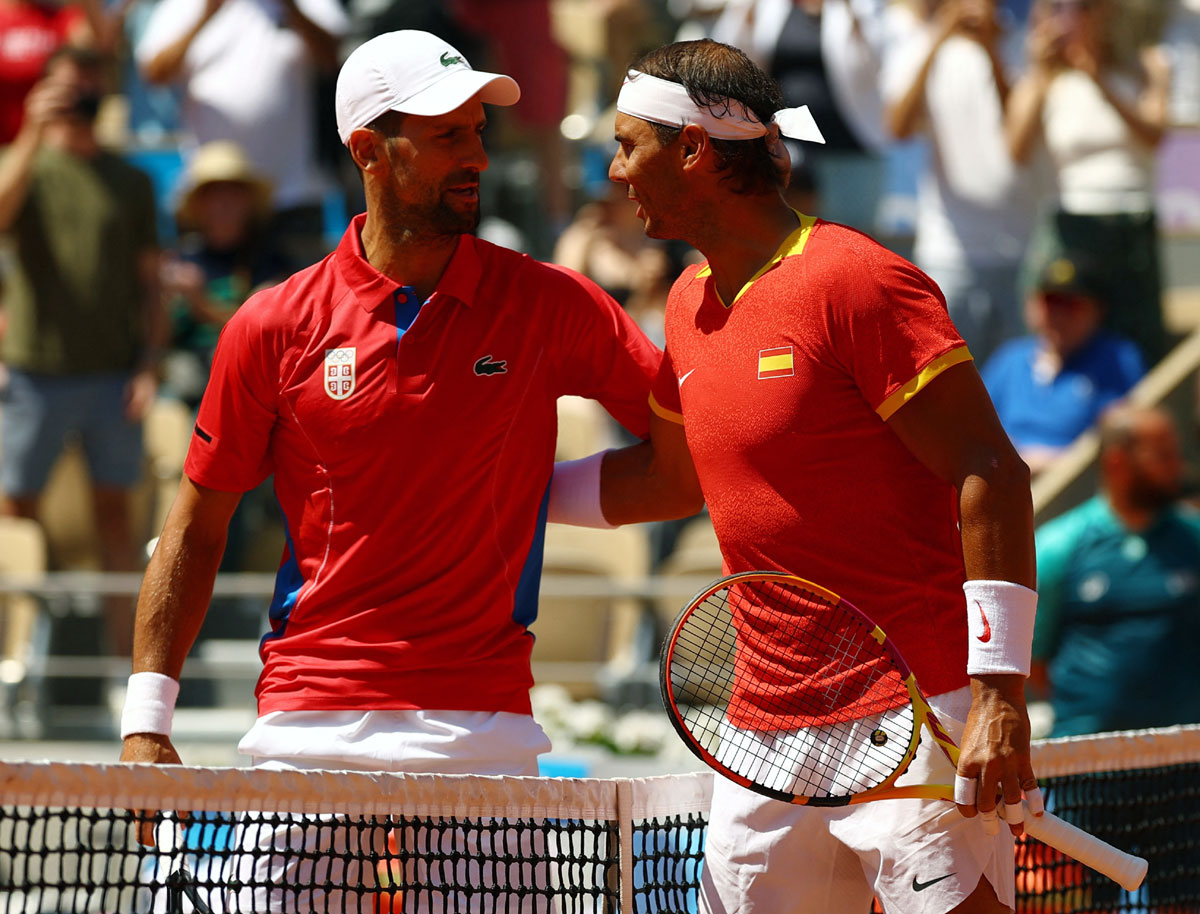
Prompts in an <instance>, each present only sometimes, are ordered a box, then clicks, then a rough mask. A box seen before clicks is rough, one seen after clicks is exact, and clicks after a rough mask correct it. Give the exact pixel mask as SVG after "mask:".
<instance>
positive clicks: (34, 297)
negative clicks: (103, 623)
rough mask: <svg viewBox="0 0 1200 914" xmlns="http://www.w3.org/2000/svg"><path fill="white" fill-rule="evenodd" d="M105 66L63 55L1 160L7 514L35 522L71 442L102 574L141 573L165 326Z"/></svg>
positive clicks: (145, 209)
mask: <svg viewBox="0 0 1200 914" xmlns="http://www.w3.org/2000/svg"><path fill="white" fill-rule="evenodd" d="M105 72H106V61H105V60H104V58H103V57H101V56H99V55H97V54H95V53H94V52H92V51H88V50H85V49H81V48H75V47H70V46H66V47H63V48H61V49H59V50H58V51H57V52H55V54H54V56H53V57H52V58H51V59H50V61H49V63H48V64H47V66H46V76H45V77H44V78H43V79H42V80H41V81H40V82H39V83H38V84H37V85H36V86H34V88H33V89H32V90H31V91H30V93H29V96H28V97H27V99H26V107H25V118H24V123H23V125H22V127H21V130H20V132H19V133H18V134H17V137H16V139H15V140H14V142H13V143H12V145H11V146H9V148H8V149H7V150H6V152H5V153H4V155H3V157H2V158H0V232H5V233H8V234H9V235H10V236H11V239H12V248H13V267H12V270H11V271H10V272H9V273H8V274H7V276H6V279H5V285H4V297H3V305H4V311H5V313H6V316H7V328H6V330H5V334H4V339H3V347H2V349H0V353H2V358H3V362H4V364H5V367H6V368H7V369H8V386H7V389H6V393H5V402H4V411H3V429H2V436H3V441H4V449H3V452H2V454H0V486H2V488H3V499H2V500H0V510H2V511H3V512H4V513H6V514H12V515H17V516H21V517H35V516H36V515H37V509H38V502H39V497H40V495H41V492H42V490H43V489H44V488H45V485H46V482H47V479H48V476H49V473H50V469H51V467H52V466H53V465H54V463H55V460H56V458H57V457H58V455H59V452H60V451H61V450H62V447H63V444H64V442H65V440H66V439H67V437H68V436H69V435H74V436H77V437H78V439H79V440H80V443H81V444H82V447H83V451H84V454H85V456H86V458H87V462H88V467H89V472H90V477H91V481H92V501H93V507H94V510H95V516H96V522H97V525H98V533H99V542H100V545H101V559H102V561H103V564H104V568H105V570H108V571H135V570H137V569H138V568H139V567H140V563H139V561H138V553H137V548H136V546H135V539H134V535H133V530H132V524H131V519H130V509H129V504H128V495H129V490H130V489H131V488H132V487H133V485H134V484H135V483H136V482H137V481H138V479H139V478H140V476H141V471H142V429H141V422H142V419H143V417H144V416H145V414H146V411H147V409H148V408H149V406H150V404H151V402H152V401H153V400H154V397H155V391H156V387H157V372H158V361H159V356H160V353H161V349H162V346H163V343H164V341H165V333H166V321H165V317H164V312H163V309H162V303H161V301H160V298H159V291H158V248H157V237H156V227H155V212H154V192H153V188H152V186H151V183H150V179H149V177H148V176H146V175H145V174H144V173H142V172H141V171H139V170H138V169H136V168H134V167H133V166H131V165H129V164H128V163H127V162H125V161H124V159H122V158H121V157H120V156H118V155H116V154H114V153H111V152H108V151H107V150H105V149H104V148H103V147H102V146H101V144H100V141H99V139H98V137H97V135H96V130H95V118H96V114H97V112H98V110H99V107H100V101H101V99H102V97H103V92H104V88H105V85H104V83H105V80H104V75H105ZM108 612H109V618H108V623H109V627H108V631H109V636H110V640H111V645H110V647H111V650H112V652H113V653H116V654H118V655H124V656H129V653H130V649H131V646H132V644H131V641H132V632H133V615H132V608H131V606H130V605H129V600H128V598H120V599H117V598H113V599H110V600H109V603H108Z"/></svg>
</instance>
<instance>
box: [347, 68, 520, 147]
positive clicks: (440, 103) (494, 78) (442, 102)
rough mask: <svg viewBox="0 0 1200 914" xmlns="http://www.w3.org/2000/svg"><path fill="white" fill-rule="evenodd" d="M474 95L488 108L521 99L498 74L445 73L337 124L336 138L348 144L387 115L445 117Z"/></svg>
mask: <svg viewBox="0 0 1200 914" xmlns="http://www.w3.org/2000/svg"><path fill="white" fill-rule="evenodd" d="M475 95H478V96H479V100H480V101H482V102H484V103H485V104H489V105H502V106H508V105H515V104H516V103H517V101H518V100H519V99H520V98H521V87H520V86H518V85H517V81H516V80H515V79H513V78H512V77H511V76H504V75H503V74H500V73H485V72H482V71H480V70H469V69H461V70H455V71H453V72H450V73H447V74H446V75H445V77H444V78H442V79H440V80H438V81H437V82H436V83H434V84H433V85H431V86H428V87H426V88H425V89H422V90H421V91H420V92H417V93H415V94H413V95H410V96H409V97H408V98H406V99H404V100H403V101H402V102H398V103H389V102H388V101H387V100H384V101H383V102H382V103H381V104H379V105H377V106H376V107H374V108H368V109H365V110H363V111H361V112H360V113H359V116H358V117H356V118H354V122H353V125H349V124H339V125H338V135H339V136H340V137H341V140H342V143H349V142H350V134H351V133H353V132H354V131H355V130H358V129H359V128H360V127H365V126H367V124H369V123H371V121H373V120H375V118H377V117H379V116H381V115H383V114H385V113H386V112H388V111H399V112H400V113H402V114H415V115H418V116H421V117H436V116H437V115H439V114H447V113H449V112H451V111H453V110H454V109H455V108H458V107H459V106H460V105H463V104H465V103H466V102H468V101H470V99H471V98H473V97H474V96H475Z"/></svg>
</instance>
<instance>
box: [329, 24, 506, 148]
mask: <svg viewBox="0 0 1200 914" xmlns="http://www.w3.org/2000/svg"><path fill="white" fill-rule="evenodd" d="M476 93H478V94H479V97H480V100H481V101H484V102H487V103H488V104H491V105H512V104H515V103H516V101H517V99H519V98H520V97H521V89H520V87H519V86H518V85H517V83H516V80H514V79H513V78H512V77H511V76H504V75H501V74H499V73H484V72H482V71H479V70H472V69H471V65H470V64H469V63H467V59H466V58H465V57H463V55H462V54H460V53H459V52H458V51H457V50H455V49H454V48H453V47H452V46H451V45H449V44H447V43H446V42H445V41H443V40H442V39H440V38H438V37H437V36H436V35H431V34H430V33H429V32H419V31H416V30H415V29H403V30H401V31H398V32H385V33H383V34H382V35H376V36H375V37H374V38H372V39H370V40H369V41H366V42H364V43H363V44H361V45H359V46H358V47H357V48H355V49H354V51H353V52H352V53H351V54H350V56H349V57H347V58H346V62H345V63H344V64H342V69H341V72H340V73H338V78H337V92H336V94H335V102H334V104H335V107H336V109H337V128H338V136H340V137H341V138H342V142H343V143H347V142H349V140H350V134H351V133H353V132H354V131H355V130H357V129H358V128H359V127H365V126H366V125H367V124H369V123H371V121H373V120H375V118H377V117H379V116H380V115H381V114H383V113H384V112H386V111H400V112H403V113H404V114H419V115H425V116H433V115H438V114H445V113H446V112H448V111H453V110H454V109H455V108H457V107H458V106H459V105H461V104H463V102H465V101H467V100H468V99H469V98H471V96H473V95H475V94H476Z"/></svg>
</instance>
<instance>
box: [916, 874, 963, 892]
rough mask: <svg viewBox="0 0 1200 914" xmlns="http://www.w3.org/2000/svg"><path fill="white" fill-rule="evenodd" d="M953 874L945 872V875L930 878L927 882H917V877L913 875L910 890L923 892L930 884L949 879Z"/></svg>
mask: <svg viewBox="0 0 1200 914" xmlns="http://www.w3.org/2000/svg"><path fill="white" fill-rule="evenodd" d="M953 875H954V874H953V873H947V874H946V875H945V876H938V878H937V879H930V880H929V881H928V882H918V881H917V877H916V876H913V884H912V890H913V891H914V892H924V891H925V890H926V889H927V888H929V887H930V886H931V885H936V884H937V883H939V882H941V881H942V880H943V879H949V878H950V877H951V876H953Z"/></svg>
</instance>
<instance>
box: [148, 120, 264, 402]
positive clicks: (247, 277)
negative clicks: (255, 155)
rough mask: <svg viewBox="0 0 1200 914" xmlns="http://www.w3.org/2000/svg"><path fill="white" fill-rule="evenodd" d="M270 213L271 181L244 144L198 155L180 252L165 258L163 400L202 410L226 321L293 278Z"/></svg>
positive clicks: (213, 147)
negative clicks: (254, 296) (167, 330)
mask: <svg viewBox="0 0 1200 914" xmlns="http://www.w3.org/2000/svg"><path fill="white" fill-rule="evenodd" d="M270 212H271V184H270V182H269V181H267V180H266V179H265V178H264V177H263V176H262V175H260V174H259V173H258V172H257V171H256V170H255V169H254V167H253V165H252V164H251V163H250V161H249V159H247V158H246V154H245V152H244V151H243V150H242V148H241V147H240V146H238V145H237V144H236V143H234V142H232V141H228V140H217V141H214V142H212V143H208V144H206V145H204V146H202V147H200V149H198V150H197V151H196V155H195V157H194V158H193V159H192V162H191V165H190V167H189V169H188V172H187V184H186V189H185V191H184V194H183V197H182V199H181V201H180V204H179V209H178V211H177V213H176V216H177V219H178V221H179V227H180V230H181V233H182V235H181V241H180V244H179V248H178V249H177V250H175V251H171V252H169V253H168V254H167V255H166V257H165V258H164V260H163V268H162V282H163V288H164V290H165V292H166V294H167V301H168V303H169V305H170V311H171V326H172V347H171V348H172V352H171V354H170V355H169V356H168V357H167V359H166V362H165V364H164V379H163V380H164V383H163V393H164V395H166V396H174V397H176V398H178V399H180V400H182V401H184V402H185V403H187V404H188V405H189V406H192V407H195V406H197V405H199V402H200V396H201V394H203V393H204V386H205V384H206V383H207V381H208V369H209V365H210V364H211V362H212V353H213V349H214V348H215V347H216V345H217V336H218V334H219V333H220V331H221V328H222V327H224V326H225V322H226V321H228V320H229V318H230V317H232V316H233V312H234V311H236V310H237V309H238V307H240V306H241V304H242V302H244V301H245V300H246V299H247V298H249V297H250V295H251V293H253V292H255V291H257V290H258V289H261V288H264V287H266V286H268V285H271V284H273V283H275V282H277V281H279V280H280V279H282V278H283V277H284V276H285V275H286V274H287V268H286V264H285V262H284V260H283V258H282V256H281V255H280V254H279V252H278V250H277V249H276V248H275V247H274V246H273V245H272V244H271V239H270V236H269V234H268V233H267V232H266V231H265V228H266V225H267V220H268V219H269V218H270Z"/></svg>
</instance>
